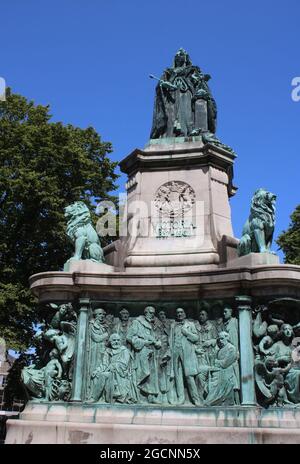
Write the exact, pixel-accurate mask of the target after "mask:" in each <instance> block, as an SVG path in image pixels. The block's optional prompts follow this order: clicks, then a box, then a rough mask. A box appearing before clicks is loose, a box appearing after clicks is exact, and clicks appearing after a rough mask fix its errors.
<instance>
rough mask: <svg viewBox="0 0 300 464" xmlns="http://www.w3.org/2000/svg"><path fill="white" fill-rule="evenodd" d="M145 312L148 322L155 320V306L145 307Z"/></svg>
mask: <svg viewBox="0 0 300 464" xmlns="http://www.w3.org/2000/svg"><path fill="white" fill-rule="evenodd" d="M144 314H145V318H146V319H147V321H148V322H153V321H154V316H155V308H154V307H153V306H147V307H146V308H145V309H144Z"/></svg>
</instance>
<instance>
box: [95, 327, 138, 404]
mask: <svg viewBox="0 0 300 464" xmlns="http://www.w3.org/2000/svg"><path fill="white" fill-rule="evenodd" d="M109 346H110V347H109ZM109 346H108V347H107V348H106V349H105V353H104V356H103V358H102V362H101V364H100V365H99V366H98V367H97V368H96V369H95V370H94V372H93V374H92V382H91V383H92V385H91V393H92V394H91V398H92V399H91V401H105V402H106V403H114V402H118V403H135V402H136V401H137V390H136V386H135V379H134V370H133V368H132V364H133V356H132V354H131V353H130V351H129V350H128V348H126V346H124V345H122V344H121V337H120V335H119V334H117V333H113V334H111V336H110V337H109Z"/></svg>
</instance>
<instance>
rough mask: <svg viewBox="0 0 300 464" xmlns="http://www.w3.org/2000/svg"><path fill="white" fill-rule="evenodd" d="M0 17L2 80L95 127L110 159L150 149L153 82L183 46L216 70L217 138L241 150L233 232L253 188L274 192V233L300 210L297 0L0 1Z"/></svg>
mask: <svg viewBox="0 0 300 464" xmlns="http://www.w3.org/2000/svg"><path fill="white" fill-rule="evenodd" d="M0 17H1V20H0V39H1V55H0V57H1V61H0V63H1V67H0V76H2V77H4V78H5V79H6V83H7V85H9V86H11V87H12V89H13V91H15V92H17V93H21V94H23V95H25V96H26V97H28V98H30V99H33V100H34V101H35V102H36V103H42V104H48V103H49V104H50V106H51V112H52V114H53V119H54V120H59V121H63V122H64V123H72V124H74V125H78V126H80V127H87V126H93V127H95V128H96V129H97V131H98V132H99V133H100V134H101V135H102V138H103V140H107V141H111V142H112V143H113V147H114V153H113V154H112V158H113V159H115V160H121V159H122V158H123V157H124V156H126V155H127V154H129V153H130V152H131V151H132V150H133V149H134V148H136V147H140V148H142V147H143V146H144V145H145V144H146V142H147V140H148V138H149V131H150V126H151V120H152V109H153V98H154V86H155V83H154V82H153V81H152V80H150V79H149V78H148V75H149V74H150V73H153V74H156V75H160V74H161V72H162V71H163V69H164V68H165V67H167V66H169V65H170V64H171V63H172V59H173V55H174V53H175V52H176V51H177V49H178V48H179V47H184V48H185V49H186V50H187V51H188V52H189V54H190V56H191V59H192V60H193V62H194V64H197V65H199V66H200V67H201V68H202V69H203V71H204V72H206V73H209V74H211V76H212V80H211V81H210V87H211V89H212V92H213V95H214V97H215V99H216V101H217V105H218V131H217V135H218V136H219V138H221V140H222V141H223V142H224V143H227V144H229V145H231V146H232V147H233V148H234V149H235V150H236V152H237V154H238V159H237V161H236V164H235V184H236V185H237V186H238V187H239V190H238V193H237V195H236V196H235V198H233V199H232V200H231V206H232V218H233V225H234V232H235V235H236V236H237V237H239V236H240V235H241V229H242V226H243V223H244V221H245V219H246V218H247V215H248V212H249V204H250V198H251V196H252V193H253V192H254V190H255V189H256V188H258V187H266V188H267V189H269V190H271V191H273V192H274V193H277V195H278V205H277V209H278V213H277V225H276V235H277V234H278V233H280V231H281V230H282V229H284V228H286V227H287V226H288V223H289V215H290V214H291V212H292V211H293V209H294V208H295V206H296V205H297V204H299V203H300V198H299V183H300V175H299V173H300V159H299V152H300V124H299V122H300V102H298V103H296V102H294V101H293V100H292V99H291V91H292V86H291V80H292V78H293V77H295V76H300V59H299V18H300V2H299V0H286V1H285V2H279V1H277V0H273V1H271V0H252V1H251V2H250V1H249V2H243V1H240V0H226V1H224V0H209V1H208V0H207V1H202V0H185V1H182V0H173V1H169V0H144V1H143V0H85V1H84V0H59V1H58V0H51V1H40V0H26V1H24V0H10V1H9V2H5V1H4V0H0ZM124 182H125V178H124V176H122V177H121V178H120V181H119V184H120V189H121V190H123V189H124ZM274 249H276V245H275V246H274Z"/></svg>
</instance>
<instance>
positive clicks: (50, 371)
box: [21, 304, 76, 401]
mask: <svg viewBox="0 0 300 464" xmlns="http://www.w3.org/2000/svg"><path fill="white" fill-rule="evenodd" d="M51 306H52V308H55V309H57V312H56V313H55V315H54V316H53V318H52V320H51V322H50V324H49V325H50V327H49V326H48V328H47V329H46V330H44V331H43V332H42V333H41V334H40V335H39V337H42V338H44V339H45V340H47V341H48V342H50V344H52V345H53V346H54V348H52V349H51V351H50V353H49V358H50V360H49V361H48V363H47V364H46V366H44V367H42V368H41V369H38V368H37V367H36V366H35V365H30V366H26V367H24V368H23V370H22V373H21V380H22V382H23V384H24V386H25V388H26V391H27V392H28V395H29V397H30V398H31V399H35V398H36V399H40V400H45V401H57V400H62V401H68V400H69V398H70V393H71V379H72V370H73V358H74V349H75V333H76V314H75V313H74V311H73V308H72V305H70V304H67V305H66V304H63V305H60V306H59V305H51Z"/></svg>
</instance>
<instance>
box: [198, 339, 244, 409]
mask: <svg viewBox="0 0 300 464" xmlns="http://www.w3.org/2000/svg"><path fill="white" fill-rule="evenodd" d="M237 356H238V354H237V350H236V348H235V346H234V345H232V344H231V343H227V344H226V345H225V346H223V347H222V348H220V350H219V351H218V353H217V358H216V367H217V369H220V370H216V371H214V370H211V372H210V374H209V375H210V379H209V389H208V395H207V397H206V399H205V403H206V404H207V405H210V406H221V405H228V406H229V405H234V387H235V382H236V379H235V372H234V363H235V362H236V360H237Z"/></svg>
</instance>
